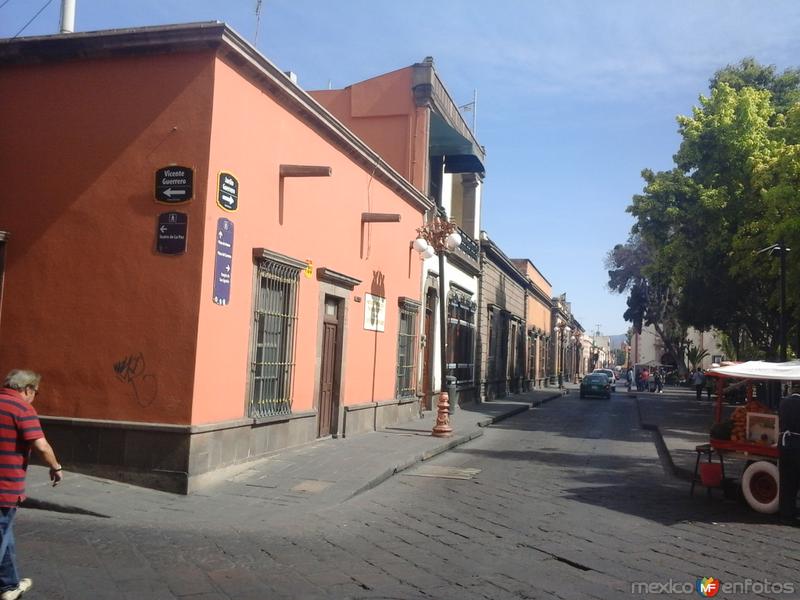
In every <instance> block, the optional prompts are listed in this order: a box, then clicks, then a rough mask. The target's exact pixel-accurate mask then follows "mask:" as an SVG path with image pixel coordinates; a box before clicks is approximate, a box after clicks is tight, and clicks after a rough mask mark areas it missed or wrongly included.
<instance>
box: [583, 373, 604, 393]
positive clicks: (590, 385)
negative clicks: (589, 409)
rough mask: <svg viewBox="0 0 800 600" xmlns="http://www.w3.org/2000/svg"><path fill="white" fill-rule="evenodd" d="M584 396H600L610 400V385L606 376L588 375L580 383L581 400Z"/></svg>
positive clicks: (598, 374) (600, 374) (599, 374)
mask: <svg viewBox="0 0 800 600" xmlns="http://www.w3.org/2000/svg"><path fill="white" fill-rule="evenodd" d="M586 396H601V397H603V398H611V384H610V383H609V381H608V375H605V374H603V373H589V374H588V375H587V376H586V377H584V378H583V380H582V381H581V398H586Z"/></svg>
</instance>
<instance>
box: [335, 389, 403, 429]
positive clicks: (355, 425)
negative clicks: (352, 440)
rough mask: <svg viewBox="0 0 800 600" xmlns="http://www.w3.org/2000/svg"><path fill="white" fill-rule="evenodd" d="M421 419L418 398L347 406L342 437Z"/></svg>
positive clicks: (344, 413)
mask: <svg viewBox="0 0 800 600" xmlns="http://www.w3.org/2000/svg"><path fill="white" fill-rule="evenodd" d="M417 418H419V399H418V398H417V397H416V396H411V397H408V398H395V399H392V400H382V401H379V402H365V403H363V404H355V405H350V406H345V407H344V410H343V417H342V420H343V425H342V437H348V436H352V435H355V434H358V433H366V432H369V431H377V430H379V429H385V428H386V427H391V426H392V425H397V424H399V423H407V422H409V421H412V420H414V419H417Z"/></svg>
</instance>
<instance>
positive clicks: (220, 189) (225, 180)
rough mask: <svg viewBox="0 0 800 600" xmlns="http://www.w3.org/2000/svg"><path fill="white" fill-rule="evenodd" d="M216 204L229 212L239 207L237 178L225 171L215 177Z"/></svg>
mask: <svg viewBox="0 0 800 600" xmlns="http://www.w3.org/2000/svg"><path fill="white" fill-rule="evenodd" d="M217 205H218V206H219V207H220V208H221V209H223V210H227V211H230V212H233V211H235V210H236V209H237V208H239V180H238V179H236V177H234V176H233V175H231V174H230V173H226V172H225V171H220V173H219V177H218V179H217Z"/></svg>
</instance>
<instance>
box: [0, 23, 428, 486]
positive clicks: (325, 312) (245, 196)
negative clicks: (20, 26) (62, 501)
mask: <svg viewBox="0 0 800 600" xmlns="http://www.w3.org/2000/svg"><path fill="white" fill-rule="evenodd" d="M0 89H2V90H3V94H0V114H2V116H3V117H2V118H3V126H2V128H0V148H2V160H0V176H1V177H2V180H3V182H4V187H3V190H2V192H0V194H2V198H1V199H0V277H1V278H2V282H3V287H2V296H0V370H2V371H3V372H4V373H5V372H6V371H8V370H9V369H11V368H30V369H34V370H37V371H40V372H41V373H43V376H44V379H43V382H42V386H41V390H42V393H41V394H40V397H39V399H38V400H37V409H38V411H39V413H40V414H41V415H42V420H43V423H44V426H45V428H46V431H47V434H48V437H49V439H50V441H51V443H52V444H53V445H54V447H55V449H56V451H57V453H58V455H59V458H60V459H61V460H62V461H63V463H64V464H65V465H67V466H68V467H70V468H73V469H77V470H82V471H84V472H92V473H96V474H99V475H104V476H111V477H115V478H119V479H123V480H127V481H131V482H134V483H143V484H145V485H150V486H154V487H159V488H162V489H167V490H173V491H178V492H184V493H186V492H190V491H192V490H194V489H196V488H197V487H199V486H201V485H204V484H206V483H208V482H210V481H213V480H216V479H218V478H219V477H220V476H221V475H223V474H224V473H226V472H227V471H228V469H229V468H235V467H237V466H238V465H240V464H242V463H244V462H246V461H249V460H252V459H254V458H257V457H259V456H263V455H264V454H265V453H268V452H270V451H272V450H276V449H279V448H283V447H287V446H290V445H295V444H300V443H304V442H308V441H311V440H314V439H316V438H318V437H325V436H329V435H337V436H340V435H347V434H350V433H353V432H358V431H364V430H367V429H372V428H374V427H381V426H385V425H387V424H390V423H392V422H396V421H400V420H408V419H411V418H412V417H414V416H415V415H417V414H418V412H419V406H418V399H417V397H416V395H415V391H416V372H417V367H418V364H417V360H416V355H417V348H418V344H419V339H418V332H419V330H420V327H421V323H420V319H421V316H422V315H421V310H422V303H421V302H420V298H421V283H420V282H421V276H422V261H421V260H420V259H419V257H418V256H417V255H416V253H412V251H411V249H410V242H411V241H412V240H413V239H414V238H415V237H416V229H417V228H418V227H420V226H421V225H422V224H423V223H424V222H425V214H426V211H428V210H430V209H431V208H432V207H433V202H432V201H431V200H429V199H428V197H427V196H426V195H424V194H423V193H421V192H420V191H419V190H418V189H417V188H416V187H414V186H413V185H412V184H411V183H409V181H407V179H406V178H404V177H403V175H401V174H400V173H398V170H397V169H396V168H393V167H392V166H390V164H393V163H394V158H392V160H386V159H384V158H382V157H381V156H379V155H378V154H376V153H375V152H374V151H373V150H371V149H370V147H369V146H367V144H365V143H364V142H363V141H362V140H361V139H360V138H358V137H356V135H354V134H353V133H352V132H351V131H350V130H349V129H347V128H346V127H345V126H344V125H343V124H342V123H341V122H339V121H338V120H336V119H335V118H334V117H333V116H331V114H330V113H329V112H328V111H327V110H325V109H324V108H322V106H321V105H319V104H318V103H317V102H316V101H315V100H314V99H313V98H312V97H311V96H309V95H308V94H306V93H305V92H304V91H303V90H302V89H300V88H299V87H298V86H297V85H296V84H295V83H293V81H292V80H291V79H290V78H289V77H287V76H286V75H284V74H283V73H282V72H281V71H280V70H278V69H277V68H276V67H275V66H274V65H272V64H271V63H270V62H269V61H268V60H266V59H265V58H264V57H263V56H262V55H260V54H259V53H258V51H257V50H256V49H255V48H253V47H252V46H251V45H250V44H249V43H247V42H246V41H245V40H243V39H242V38H241V37H239V36H238V35H237V34H236V33H235V32H234V31H232V30H231V29H229V28H228V27H227V26H225V25H224V24H221V23H203V24H193V25H180V26H168V27H154V28H141V29H130V30H112V31H103V32H93V33H77V34H68V35H56V36H47V37H39V38H22V39H13V40H4V41H0ZM413 163H414V161H413V158H410V159H409V165H410V167H409V168H411V169H412V171H413ZM412 171H410V172H412Z"/></svg>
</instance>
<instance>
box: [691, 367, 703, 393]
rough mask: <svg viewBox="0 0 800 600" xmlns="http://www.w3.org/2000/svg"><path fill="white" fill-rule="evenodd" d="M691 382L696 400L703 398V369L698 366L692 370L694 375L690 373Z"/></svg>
mask: <svg viewBox="0 0 800 600" xmlns="http://www.w3.org/2000/svg"><path fill="white" fill-rule="evenodd" d="M692 384H693V385H694V391H695V394H696V395H697V400H701V399H702V398H703V388H704V387H705V384H706V376H705V375H704V374H703V369H700V368H698V369H697V370H696V371H695V372H694V375H692Z"/></svg>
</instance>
